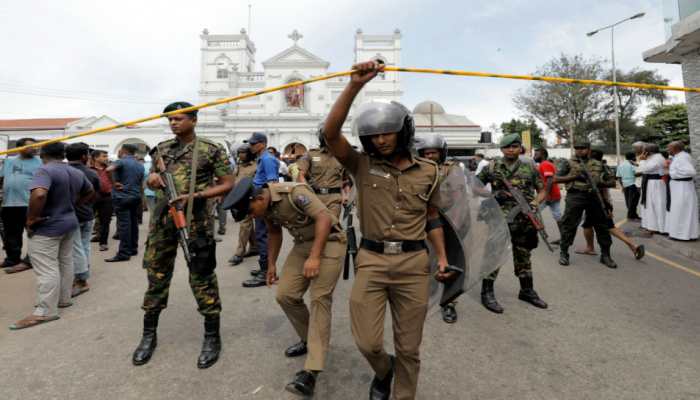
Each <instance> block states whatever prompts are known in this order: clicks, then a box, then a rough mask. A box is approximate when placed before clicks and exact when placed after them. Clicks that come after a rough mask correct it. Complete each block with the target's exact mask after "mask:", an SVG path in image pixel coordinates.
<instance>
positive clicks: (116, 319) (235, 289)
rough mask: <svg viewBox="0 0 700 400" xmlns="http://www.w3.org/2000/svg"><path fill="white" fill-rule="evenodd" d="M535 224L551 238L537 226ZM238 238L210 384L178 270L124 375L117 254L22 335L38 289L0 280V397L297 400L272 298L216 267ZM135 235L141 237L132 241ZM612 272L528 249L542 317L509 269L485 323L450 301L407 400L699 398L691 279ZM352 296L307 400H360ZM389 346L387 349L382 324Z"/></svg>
mask: <svg viewBox="0 0 700 400" xmlns="http://www.w3.org/2000/svg"><path fill="white" fill-rule="evenodd" d="M622 208H623V207H621V205H620V204H619V203H618V209H620V210H621V209H622ZM545 218H546V220H547V223H548V226H549V230H550V234H551V236H552V237H556V236H557V234H556V233H555V230H554V225H553V223H552V220H551V217H550V216H549V214H548V211H546V212H545ZM620 219H621V217H620ZM235 234H236V228H235V226H234V225H233V223H232V222H231V221H229V234H228V235H226V236H225V237H224V241H223V242H222V243H220V246H219V248H218V254H217V258H218V260H219V268H218V269H217V274H218V276H219V283H220V287H221V297H222V300H223V309H224V311H223V315H222V336H223V341H224V350H223V353H222V357H221V359H220V360H219V362H218V363H217V364H216V365H215V366H213V367H212V368H210V369H207V370H198V369H197V368H196V359H197V356H198V354H199V350H200V345H201V337H202V330H203V327H202V318H201V317H200V316H199V314H198V313H197V311H196V304H195V302H194V300H193V298H192V295H191V293H190V290H189V287H188V285H187V274H186V269H185V266H184V264H183V263H182V262H179V263H178V265H177V266H176V274H175V278H174V280H173V286H172V288H171V291H170V304H169V307H168V309H167V310H166V311H165V312H164V314H163V315H162V317H161V324H160V328H159V331H158V334H159V337H158V339H159V344H158V349H157V351H156V353H155V355H154V357H153V359H152V360H151V362H150V363H149V364H147V365H145V366H142V367H134V366H132V365H131V353H132V351H133V349H134V347H135V346H136V344H137V343H138V341H139V338H140V334H141V318H142V312H141V310H140V309H139V306H140V303H141V300H142V295H143V291H144V289H145V287H146V280H145V272H144V271H143V270H142V269H141V265H140V257H138V258H133V259H132V261H131V262H128V263H118V264H107V263H104V262H103V261H102V259H103V258H105V257H107V256H111V255H112V254H113V250H112V251H110V252H106V253H100V252H95V253H94V256H93V260H94V262H93V270H92V271H93V277H92V279H91V281H90V284H91V285H92V289H91V291H90V292H88V293H86V294H84V295H82V296H81V297H79V298H77V299H75V300H76V301H75V305H74V306H73V307H71V308H68V309H65V310H63V311H62V313H61V319H60V320H58V321H55V322H51V323H49V324H46V325H42V326H38V327H35V328H31V329H28V330H24V331H17V332H12V331H9V330H7V329H6V328H5V327H7V326H8V325H10V324H11V323H12V322H14V321H15V320H17V319H19V318H21V317H24V316H25V315H26V314H28V313H29V312H31V310H32V304H33V300H34V290H35V288H34V285H35V277H34V274H33V273H32V272H23V273H20V274H15V275H5V274H2V275H1V276H0V326H2V327H3V328H2V329H0V398H2V399H6V400H10V399H22V400H30V399H73V400H78V399H187V400H190V399H193V398H202V399H204V398H206V399H292V398H294V396H292V395H289V394H287V393H286V392H284V386H285V384H286V383H287V382H288V381H289V380H290V379H291V378H292V377H293V375H294V373H295V372H296V371H297V370H299V369H301V368H302V366H303V359H286V358H285V357H284V355H283V351H284V349H285V348H286V346H288V345H290V344H292V343H294V342H295V341H297V340H298V339H297V338H296V337H295V335H294V333H293V330H292V327H291V325H290V324H289V323H288V321H287V320H286V318H285V317H284V315H283V314H282V311H281V309H280V308H279V306H278V305H277V304H276V303H275V301H274V289H268V288H256V289H245V288H242V287H241V281H243V280H244V279H247V277H248V271H249V270H250V269H252V268H253V267H254V266H255V261H254V260H252V259H247V260H246V262H245V263H243V264H242V265H240V266H237V267H229V266H228V265H227V263H226V260H227V259H228V258H229V257H230V255H231V252H232V247H233V241H234V237H235ZM143 236H145V235H143V231H142V241H143ZM581 241H582V237H580V236H579V238H578V241H577V243H578V244H580V243H581ZM644 243H646V244H647V245H648V248H647V249H648V251H650V252H652V253H653V254H655V255H657V256H659V257H662V258H664V259H667V260H669V261H671V262H672V263H675V264H676V265H680V266H682V267H684V268H687V269H688V270H689V271H691V272H692V271H695V272H698V273H700V265H698V263H695V262H692V261H690V260H689V259H684V258H683V257H681V256H678V255H677V254H676V253H674V252H672V251H669V250H668V249H667V248H665V247H664V246H659V245H658V244H657V242H655V241H654V240H645V241H644ZM289 244H290V241H289V240H287V241H286V246H285V249H288V248H289ZM111 245H112V248H113V249H114V248H115V247H116V244H115V243H111ZM95 250H96V249H95ZM283 254H285V252H284V251H283ZM613 257H614V258H615V259H616V260H617V262H618V263H619V264H620V268H618V269H617V270H610V269H608V268H606V267H604V266H603V265H601V264H599V263H598V261H597V258H596V257H591V256H581V255H572V265H571V266H570V267H560V266H559V265H558V264H557V262H556V260H557V257H556V255H555V254H551V253H548V252H547V250H546V249H544V248H543V247H540V248H538V249H537V250H536V251H535V254H534V258H533V265H534V273H535V286H536V288H537V290H538V291H539V293H540V295H541V296H542V298H543V299H545V300H546V301H547V302H548V303H549V305H550V308H549V309H548V310H538V309H535V308H533V307H532V306H529V305H528V304H525V303H523V302H521V301H519V300H518V299H517V293H518V285H517V280H516V278H515V277H514V276H513V274H512V264H511V263H509V264H508V265H507V266H505V267H504V270H503V271H502V273H501V275H500V276H499V279H498V281H497V283H496V295H497V297H498V299H499V301H500V302H501V304H502V305H503V306H504V307H505V309H506V312H505V313H504V314H502V315H495V314H492V313H490V312H488V311H486V310H485V309H484V308H483V307H482V306H481V305H480V304H479V303H478V301H477V300H476V299H477V297H476V295H478V293H473V294H470V295H466V296H463V297H462V298H461V300H460V302H459V304H458V306H457V308H458V312H459V321H458V322H457V323H456V324H454V325H447V324H445V323H443V322H442V320H441V318H440V315H439V312H438V311H437V310H433V311H432V312H431V314H430V316H429V318H428V321H427V322H426V327H425V337H424V340H423V346H422V364H421V375H420V383H419V393H418V398H419V399H511V398H517V399H520V400H525V399H634V400H640V399H700V383H699V382H700V379H699V378H698V372H700V342H699V340H698V338H699V337H700V336H699V334H700V275H698V276H696V275H693V274H692V273H690V272H688V271H684V270H681V269H678V268H676V267H672V266H670V265H669V264H668V263H665V262H661V261H658V259H655V258H652V257H647V258H645V259H644V260H642V261H641V262H637V261H635V260H634V258H633V257H632V255H631V253H630V252H629V251H628V250H627V249H626V248H625V247H623V245H622V244H621V243H620V242H616V243H615V245H614V248H613ZM280 264H281V263H280ZM351 284H352V281H341V282H340V283H339V285H338V289H337V290H336V294H335V305H334V326H333V337H332V343H331V350H330V354H329V357H328V358H329V359H328V363H327V364H328V369H327V371H325V372H324V373H323V374H322V375H321V376H320V378H319V382H318V384H317V391H316V396H315V398H316V399H333V400H345V399H347V400H356V399H364V398H367V390H368V385H369V382H370V380H371V377H372V373H371V370H370V368H369V366H368V364H367V363H366V362H365V360H364V358H363V357H362V356H361V355H360V353H359V352H358V350H357V349H356V347H355V344H354V342H353V339H352V336H351V334H350V327H349V323H348V295H349V291H350V288H351ZM389 319H390V317H388V318H387V321H389ZM385 337H386V343H387V346H388V347H389V348H391V346H392V344H391V343H392V341H391V329H390V326H389V323H388V322H387V331H386V335H385Z"/></svg>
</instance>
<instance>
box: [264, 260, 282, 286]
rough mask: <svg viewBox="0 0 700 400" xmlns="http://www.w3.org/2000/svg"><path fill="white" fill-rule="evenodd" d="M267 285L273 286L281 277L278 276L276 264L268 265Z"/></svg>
mask: <svg viewBox="0 0 700 400" xmlns="http://www.w3.org/2000/svg"><path fill="white" fill-rule="evenodd" d="M266 280H267V286H268V287H269V286H272V285H274V284H275V282H277V281H278V280H279V279H278V278H277V266H276V265H269V266H268V267H267V276H266Z"/></svg>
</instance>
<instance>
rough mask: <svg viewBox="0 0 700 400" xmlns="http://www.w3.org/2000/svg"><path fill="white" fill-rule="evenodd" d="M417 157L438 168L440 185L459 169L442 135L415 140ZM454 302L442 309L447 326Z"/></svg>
mask: <svg viewBox="0 0 700 400" xmlns="http://www.w3.org/2000/svg"><path fill="white" fill-rule="evenodd" d="M416 150H417V151H418V155H419V156H421V157H424V158H427V159H428V160H431V161H434V162H436V163H437V164H438V165H439V166H440V183H441V184H442V182H443V181H444V179H445V177H446V176H447V175H449V174H450V172H451V171H452V168H459V163H458V162H456V161H455V160H454V159H448V158H447V141H446V140H445V138H443V137H442V135H438V134H434V135H429V136H425V137H422V138H420V140H416ZM455 304H456V303H455V302H452V303H448V304H446V305H445V306H444V307H442V319H443V321H445V322H447V323H448V324H453V323H455V322H457V310H456V309H455Z"/></svg>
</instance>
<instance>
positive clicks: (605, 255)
mask: <svg viewBox="0 0 700 400" xmlns="http://www.w3.org/2000/svg"><path fill="white" fill-rule="evenodd" d="M600 263H601V264H603V265H605V266H606V267H608V268H617V263H616V262H615V261H614V260H613V259H612V257H610V249H607V250H603V249H601V251H600Z"/></svg>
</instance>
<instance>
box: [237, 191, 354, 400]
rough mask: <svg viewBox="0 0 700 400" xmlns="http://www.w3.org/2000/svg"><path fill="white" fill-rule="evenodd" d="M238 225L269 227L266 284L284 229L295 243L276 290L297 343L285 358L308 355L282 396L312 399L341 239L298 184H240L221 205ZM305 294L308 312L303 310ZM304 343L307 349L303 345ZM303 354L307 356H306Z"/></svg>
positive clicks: (271, 276) (339, 232) (326, 214)
mask: <svg viewBox="0 0 700 400" xmlns="http://www.w3.org/2000/svg"><path fill="white" fill-rule="evenodd" d="M224 207H225V208H232V209H233V214H234V218H235V219H237V220H239V219H241V218H243V217H244V216H246V215H247V214H250V215H252V216H253V217H255V218H265V220H266V224H267V227H268V249H269V255H268V270H267V284H268V286H269V285H272V284H273V283H274V282H275V281H276V280H277V267H276V263H277V258H278V256H279V253H280V249H281V247H282V228H281V226H284V227H285V228H287V230H288V231H289V233H290V235H292V236H293V237H294V247H292V250H291V252H290V253H289V256H287V259H286V261H285V263H284V268H283V270H282V276H281V279H280V280H279V287H278V289H277V302H278V303H279V304H280V306H281V307H282V309H283V310H284V312H285V314H287V318H289V321H290V322H291V323H292V326H294V329H295V330H296V332H297V334H298V335H299V338H300V339H301V342H300V343H297V344H295V345H293V346H291V347H290V348H288V349H287V351H286V352H285V355H287V357H296V356H301V355H304V354H307V351H308V356H307V357H306V363H305V365H304V369H303V370H302V371H299V372H298V373H297V374H296V377H295V378H294V381H292V382H291V383H290V384H288V385H287V390H288V391H290V392H292V393H295V394H298V395H301V396H311V395H313V393H314V387H315V384H316V376H317V375H318V373H319V372H321V371H323V368H324V364H325V359H326V353H327V351H328V343H329V342H330V336H331V305H332V302H333V290H334V289H335V285H336V283H337V282H338V278H340V272H341V270H342V264H343V259H344V256H345V235H344V233H343V231H342V228H341V227H340V224H339V222H338V219H337V218H336V217H335V216H334V215H332V213H331V212H330V211H329V210H328V208H326V206H325V205H324V204H323V202H321V200H319V198H318V197H316V196H315V195H314V193H313V191H312V189H311V188H310V187H309V186H308V185H306V184H303V183H268V184H267V185H266V186H264V187H262V188H259V189H255V188H254V186H253V183H252V180H251V179H244V180H242V181H241V182H240V183H239V184H238V185H237V186H236V189H234V191H233V192H232V194H231V195H230V196H229V198H227V200H226V201H225V205H224ZM307 290H308V291H309V292H310V293H309V297H310V300H311V307H310V309H309V307H307V306H306V304H304V299H303V296H304V293H306V291H307ZM307 343H308V345H307ZM307 349H308V350H307Z"/></svg>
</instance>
